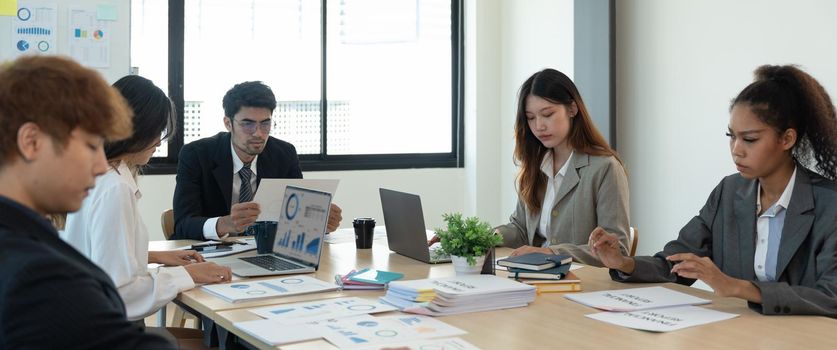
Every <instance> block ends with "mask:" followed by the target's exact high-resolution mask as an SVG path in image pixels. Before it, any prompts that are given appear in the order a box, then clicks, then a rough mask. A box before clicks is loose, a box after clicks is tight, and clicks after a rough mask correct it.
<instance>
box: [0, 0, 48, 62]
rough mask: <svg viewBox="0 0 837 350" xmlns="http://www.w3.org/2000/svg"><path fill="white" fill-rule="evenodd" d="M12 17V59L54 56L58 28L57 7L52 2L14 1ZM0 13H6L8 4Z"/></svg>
mask: <svg viewBox="0 0 837 350" xmlns="http://www.w3.org/2000/svg"><path fill="white" fill-rule="evenodd" d="M14 3H15V5H16V6H15V9H14V10H13V14H12V16H14V18H13V20H12V33H11V34H12V36H11V37H12V40H10V41H9V43H10V44H11V45H12V49H11V52H12V53H13V54H12V57H18V56H20V55H36V54H55V53H56V46H55V41H56V38H57V34H58V33H57V32H56V28H57V27H58V5H57V3H56V2H55V1H52V0H20V1H15V2H14ZM3 5H4V6H3V7H2V9H0V11H3V12H2V13H4V14H5V13H6V6H5V5H8V2H4V4H3Z"/></svg>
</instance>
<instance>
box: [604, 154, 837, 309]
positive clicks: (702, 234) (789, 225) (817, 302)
mask: <svg viewBox="0 0 837 350" xmlns="http://www.w3.org/2000/svg"><path fill="white" fill-rule="evenodd" d="M757 191H758V183H757V182H756V181H755V180H747V179H744V178H743V177H741V175H739V174H735V175H730V176H727V177H726V178H724V179H723V180H722V181H721V183H720V184H718V186H717V187H715V190H713V191H712V194H711V195H710V196H709V199H708V200H707V201H706V204H705V205H704V206H703V208H702V209H701V210H700V213H699V214H698V216H695V217H694V218H693V219H692V220H691V221H689V223H688V224H686V226H685V227H683V229H682V230H680V236H679V237H678V238H677V239H676V240H674V241H671V242H669V243H668V244H666V246H665V248H664V249H663V251H662V252H659V253H657V254H656V255H655V256H653V257H648V256H646V257H637V258H636V269H635V270H634V273H633V274H632V275H630V276H624V275H621V274H619V273H617V272H616V271H615V270H611V276H612V277H613V278H614V279H615V280H620V281H627V282H677V283H680V284H687V285H690V284H692V283H693V282H694V280H692V279H687V278H682V277H679V276H677V275H676V274H672V273H671V272H670V271H671V267H672V266H673V265H672V263H671V262H668V261H666V260H665V257H667V256H669V255H672V254H676V253H694V254H695V255H698V256H702V257H709V258H711V259H712V261H713V262H714V263H715V265H717V266H718V267H719V268H720V270H721V271H723V272H724V273H725V274H727V275H729V276H731V277H734V278H738V279H743V280H748V281H752V283H753V284H754V285H755V286H756V287H758V288H759V289H760V290H761V296H762V304H761V305H758V304H752V303H751V304H750V307H752V308H754V309H756V310H758V311H759V312H761V313H764V314H796V315H823V316H829V317H837V183H835V182H833V181H829V180H828V179H825V178H823V177H821V176H819V175H818V174H815V173H813V172H810V171H808V170H807V169H805V168H803V167H797V172H796V182H795V184H794V188H793V194H792V195H791V199H790V203H789V204H788V208H787V212H786V216H785V225H784V229H783V230H782V238H781V242H780V243H779V253H778V258H777V262H776V276H778V277H777V281H776V282H760V281H758V280H757V279H756V274H755V270H754V269H753V260H754V256H755V249H756V248H755V247H756V244H755V240H756V236H757V233H756V219H757V218H756V196H757ZM626 277H627V278H626Z"/></svg>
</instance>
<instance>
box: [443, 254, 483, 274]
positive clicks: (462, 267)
mask: <svg viewBox="0 0 837 350" xmlns="http://www.w3.org/2000/svg"><path fill="white" fill-rule="evenodd" d="M450 259H451V261H452V262H453V270H454V271H456V274H457V275H479V274H480V271H482V265H483V263H485V255H483V256H477V257H474V259H476V260H477V263H476V264H474V266H471V265H468V258H466V257H461V256H456V255H451V256H450Z"/></svg>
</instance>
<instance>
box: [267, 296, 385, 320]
mask: <svg viewBox="0 0 837 350" xmlns="http://www.w3.org/2000/svg"><path fill="white" fill-rule="evenodd" d="M394 310H398V309H397V308H396V307H394V306H392V305H388V304H384V303H382V302H380V301H378V300H370V299H364V298H357V297H348V298H335V299H324V300H317V301H310V302H304V303H291V304H281V305H272V306H268V307H260V308H257V309H251V310H250V312H252V313H254V314H256V315H259V316H261V317H264V318H270V319H274V320H277V321H278V322H279V323H281V324H288V325H290V324H301V323H306V322H311V321H319V320H326V319H330V318H340V317H348V316H357V315H367V314H373V313H379V312H387V311H394Z"/></svg>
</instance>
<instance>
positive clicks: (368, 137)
mask: <svg viewBox="0 0 837 350" xmlns="http://www.w3.org/2000/svg"><path fill="white" fill-rule="evenodd" d="M327 9H328V16H327V21H328V26H327V30H328V36H327V39H328V44H327V50H326V54H327V64H328V67H327V74H328V75H327V79H328V83H327V89H328V92H327V98H328V136H327V137H328V139H327V143H328V153H329V154H379V153H381V154H383V153H437V152H438V153H447V152H451V151H452V149H451V147H452V140H451V137H452V131H451V127H452V122H451V118H452V117H451V113H452V112H451V103H452V102H451V3H450V1H449V0H328V2H327Z"/></svg>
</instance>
